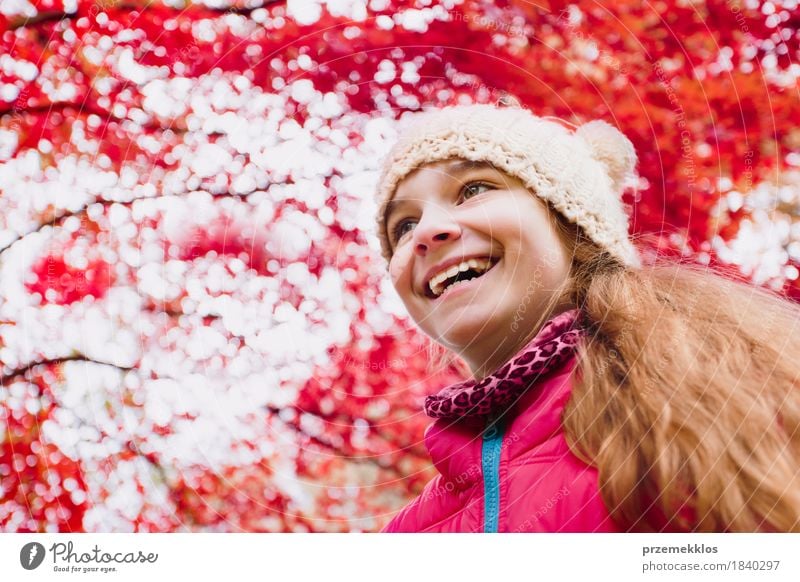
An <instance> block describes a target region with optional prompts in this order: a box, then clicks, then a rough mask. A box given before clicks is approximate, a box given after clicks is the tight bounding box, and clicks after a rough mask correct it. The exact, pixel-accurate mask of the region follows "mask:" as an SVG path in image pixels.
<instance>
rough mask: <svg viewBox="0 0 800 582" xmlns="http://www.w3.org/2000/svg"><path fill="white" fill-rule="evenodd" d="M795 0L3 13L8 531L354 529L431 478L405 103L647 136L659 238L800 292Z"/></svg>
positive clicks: (633, 198)
mask: <svg viewBox="0 0 800 582" xmlns="http://www.w3.org/2000/svg"><path fill="white" fill-rule="evenodd" d="M798 24H800V15H799V14H798V13H797V11H796V10H794V9H793V8H792V7H791V6H789V5H788V4H787V5H784V4H782V3H781V2H775V1H773V2H748V3H746V4H745V3H740V2H736V1H733V0H731V1H728V2H722V1H719V0H707V1H705V2H672V3H667V2H663V1H662V2H655V3H649V4H647V3H646V4H641V3H638V2H617V3H614V4H613V5H609V6H605V7H604V6H601V5H599V4H597V3H595V2H584V1H583V0H579V1H577V2H574V3H571V4H567V3H557V2H546V1H545V2H539V3H536V4H532V3H530V2H521V1H505V2H488V1H483V0H481V1H471V0H467V1H462V2H459V1H456V0H452V1H451V0H442V1H439V0H416V1H412V0H404V1H401V2H391V3H390V2H388V1H387V0H370V1H368V2H367V1H366V0H361V1H359V0H353V1H351V2H327V3H316V2H299V1H297V2H294V1H290V2H269V1H259V0H250V1H245V2H235V3H227V2H225V1H224V0H223V1H222V2H216V1H215V2H211V1H210V0H207V2H205V3H203V2H188V1H187V2H184V1H183V0H181V1H179V2H172V1H170V2H166V1H163V2H139V1H116V0H97V1H95V2H82V1H80V2H77V4H76V3H74V2H69V3H64V2H60V1H32V0H19V1H18V2H10V3H3V4H2V5H0V31H2V32H1V36H0V42H2V51H0V163H1V164H2V166H0V191H1V192H2V196H0V209H1V212H0V215H1V216H2V219H3V224H2V230H0V268H2V271H3V276H2V277H0V281H2V285H1V286H0V319H2V322H1V323H0V349H1V350H2V351H0V361H1V362H2V366H3V367H2V370H1V371H0V373H2V378H3V382H2V387H0V394H2V398H1V399H0V401H1V402H2V406H3V414H4V417H3V418H4V421H5V425H4V426H5V430H4V431H3V432H2V436H0V479H2V481H0V494H1V495H2V504H0V527H2V529H3V530H5V531H186V530H189V531H248V532H250V531H363V530H377V529H379V528H380V526H382V525H383V523H385V522H386V521H387V520H388V519H389V517H390V513H391V512H392V511H393V510H395V509H397V508H399V507H400V506H402V505H403V503H404V502H405V501H406V500H408V499H409V498H410V497H412V496H414V495H415V494H416V493H418V492H419V491H420V489H421V487H422V486H423V485H424V484H425V482H427V480H428V479H430V478H431V477H432V476H433V468H432V467H431V466H430V463H429V459H428V458H427V456H426V452H425V449H424V446H423V445H422V435H423V431H424V429H425V427H426V426H427V424H428V420H427V419H426V418H425V417H424V415H423V414H422V412H421V403H422V398H423V397H424V395H425V394H426V393H429V392H431V391H433V390H435V389H437V388H438V387H440V386H442V385H444V384H445V383H447V382H451V381H454V380H455V379H457V378H458V376H457V372H456V370H453V369H448V370H442V371H439V372H436V373H431V372H429V371H427V368H426V364H427V356H426V341H425V340H424V338H421V337H420V335H419V333H418V332H416V331H415V330H414V328H413V325H411V324H410V322H409V321H408V320H407V319H406V318H405V317H404V312H403V310H402V308H401V306H400V305H399V301H398V299H397V297H396V296H395V295H394V294H393V292H392V290H391V288H390V285H388V282H387V281H386V278H385V276H384V267H383V265H382V263H381V260H380V258H379V254H378V248H377V239H376V237H375V234H374V232H373V226H372V222H371V221H372V216H373V214H374V210H375V207H374V202H373V199H372V193H371V186H372V185H373V184H374V179H375V177H376V175H375V171H376V169H377V165H376V164H377V160H378V159H379V158H380V156H381V155H382V154H383V153H385V152H386V150H387V148H388V146H389V145H391V141H392V138H393V136H394V135H395V133H394V132H395V129H394V124H395V121H396V119H397V118H398V117H399V116H400V115H401V114H402V113H403V112H404V111H408V110H417V109H419V108H420V107H428V106H432V105H446V104H451V103H458V102H463V101H482V102H486V101H489V102H493V101H496V100H497V98H498V97H499V96H501V95H502V94H505V93H510V94H512V95H514V96H516V97H517V98H518V99H520V101H522V102H523V103H524V104H526V105H528V106H530V107H532V108H534V109H535V110H536V111H537V113H539V114H541V115H557V116H560V117H562V118H564V119H567V120H569V121H571V122H573V123H581V122H583V121H587V120H589V119H592V118H604V119H606V120H608V121H609V122H611V123H613V124H615V125H617V126H619V127H620V128H621V129H622V130H623V131H625V133H626V134H627V135H628V136H629V137H630V138H631V139H632V140H633V142H634V144H635V146H636V149H637V151H638V153H639V156H640V175H641V180H640V183H639V184H638V189H632V190H631V193H630V194H629V195H628V197H627V199H626V202H627V203H629V204H630V205H631V207H632V215H633V220H632V222H633V227H632V228H633V231H634V234H655V235H656V238H657V240H658V241H659V242H658V243H657V244H656V245H655V246H654V247H653V248H652V249H651V250H650V252H653V253H655V252H659V253H672V254H674V255H675V256H681V257H689V258H691V259H692V260H697V261H701V262H703V263H706V264H719V265H721V264H733V265H738V267H739V269H740V270H741V272H742V273H743V274H744V275H746V276H748V277H751V278H752V279H754V280H755V281H757V282H758V283H762V284H769V285H770V286H772V287H773V288H776V289H785V290H786V291H787V293H788V294H790V295H791V296H793V297H798V285H797V283H796V281H797V275H798V271H797V263H798V259H799V258H800V226H799V225H798V223H797V218H796V217H797V216H798V204H799V203H800V202H798V184H800V180H798V175H799V172H798V167H799V166H800V151H799V150H800V130H799V129H798V125H799V124H798V121H800V115H798V114H799V113H800V104H798V99H797V83H798V77H800V66H799V65H798V64H797V57H798V49H799V48H800V47H799V44H800V34H798Z"/></svg>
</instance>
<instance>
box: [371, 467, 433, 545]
mask: <svg viewBox="0 0 800 582" xmlns="http://www.w3.org/2000/svg"><path fill="white" fill-rule="evenodd" d="M441 478H442V476H441V475H437V476H436V477H434V478H433V479H431V480H430V481H428V483H427V485H425V487H424V488H423V489H422V493H420V494H419V495H418V496H417V497H415V498H414V499H412V500H411V501H410V502H408V503H407V504H406V505H405V506H404V507H403V508H402V509H401V510H400V511H399V512H397V514H396V515H395V516H394V517H393V518H392V519H391V520H390V521H389V523H387V524H386V525H385V526H383V529H381V531H380V533H407V532H417V531H420V530H422V529H424V524H423V523H422V515H423V514H424V511H423V505H424V504H425V500H426V499H430V497H431V491H432V490H433V489H434V488H435V487H436V484H437V482H438V481H439V480H441Z"/></svg>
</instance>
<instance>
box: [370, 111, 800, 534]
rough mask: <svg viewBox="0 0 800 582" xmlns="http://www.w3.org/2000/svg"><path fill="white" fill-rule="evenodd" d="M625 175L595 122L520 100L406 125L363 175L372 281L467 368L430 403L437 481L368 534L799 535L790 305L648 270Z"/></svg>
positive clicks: (796, 376) (429, 435)
mask: <svg viewBox="0 0 800 582" xmlns="http://www.w3.org/2000/svg"><path fill="white" fill-rule="evenodd" d="M635 165H636V154H635V151H634V148H633V145H632V144H631V142H630V141H629V140H628V139H627V138H626V137H625V136H624V135H623V134H621V133H620V132H619V131H617V130H616V129H615V128H613V127H612V126H610V125H608V124H606V123H604V122H602V121H592V122H590V123H587V124H585V125H582V126H581V127H579V128H577V130H575V131H572V130H570V129H568V128H567V127H565V125H563V124H562V123H559V122H557V121H554V120H550V119H545V118H540V117H537V116H535V115H533V114H532V113H530V112H529V111H527V110H526V109H524V108H521V107H516V106H510V107H504V106H493V105H469V106H456V107H448V108H444V109H440V110H433V111H428V112H425V113H422V114H418V115H417V117H416V119H415V120H414V123H413V124H411V125H410V126H408V127H406V128H405V130H404V131H403V132H402V133H401V135H400V139H399V140H398V142H397V144H396V145H395V146H394V148H393V149H392V151H391V152H390V153H389V155H388V156H387V159H386V161H385V164H384V169H383V171H382V173H381V177H380V181H379V185H378V195H379V202H380V210H379V213H378V231H379V234H380V238H381V244H382V249H383V252H384V256H385V258H386V259H387V261H388V268H389V274H390V277H391V280H392V283H393V285H394V286H395V288H396V290H397V292H398V294H399V295H400V297H401V298H402V300H403V302H404V304H405V306H406V308H407V310H408V312H409V314H410V316H411V317H412V319H413V320H414V321H415V322H416V324H417V325H418V326H419V327H420V328H421V329H422V331H424V332H425V333H426V334H427V335H429V336H430V337H431V338H432V339H433V340H434V341H435V342H436V343H437V344H439V345H441V346H443V347H444V348H446V350H447V351H448V352H449V354H450V355H451V359H450V361H449V363H454V362H455V363H456V364H457V365H462V366H463V365H464V364H465V365H466V366H467V367H468V368H469V374H470V376H471V377H470V379H468V380H465V381H463V382H459V383H456V384H454V385H452V386H448V387H446V388H444V389H443V390H442V391H441V392H439V393H438V394H435V395H430V396H428V397H427V399H426V402H425V412H426V413H427V414H428V415H429V416H431V417H433V418H436V419H437V420H436V421H435V422H434V423H433V424H432V425H431V426H430V427H428V429H427V430H426V432H425V444H426V446H427V448H428V451H429V452H430V455H431V457H432V459H433V462H434V464H435V466H436V468H437V469H438V470H439V472H440V474H439V475H438V476H437V477H436V478H434V479H433V480H432V481H431V482H430V483H428V484H427V485H426V487H425V488H424V490H423V492H422V494H421V495H420V496H419V497H417V498H416V499H415V500H413V501H412V502H411V503H410V504H408V505H407V506H406V507H404V508H403V509H402V510H401V511H400V512H399V513H398V514H397V515H395V516H394V518H393V519H392V520H391V522H390V523H389V524H388V525H387V526H386V527H385V528H384V529H383V531H386V532H412V531H413V532H619V531H702V532H722V531H726V532H727V531H731V532H733V531H737V532H757V531H792V532H797V531H800V398H799V397H798V383H800V364H798V359H797V355H798V354H800V330H798V327H797V325H796V324H797V323H798V320H800V309H799V308H798V306H797V305H796V304H794V303H792V302H790V301H787V300H786V299H784V298H782V297H781V296H778V295H775V294H773V293H771V292H768V291H767V290H765V289H763V288H760V287H755V286H752V285H749V284H747V283H744V282H737V281H733V280H729V279H728V278H726V277H724V276H722V275H721V274H717V273H713V272H711V271H708V270H707V269H705V268H701V267H699V266H691V265H683V264H677V263H673V264H670V263H667V262H663V261H661V260H659V259H654V260H653V261H651V262H652V263H653V264H651V265H649V266H647V267H643V266H642V262H641V260H640V257H639V254H638V252H637V250H636V247H634V246H633V244H632V243H631V241H630V239H629V237H628V219H627V216H626V214H625V211H624V207H623V204H622V202H621V192H622V190H623V187H624V186H625V184H626V179H627V178H628V177H629V176H630V175H632V173H633V171H634V169H635ZM456 356H457V357H458V359H456Z"/></svg>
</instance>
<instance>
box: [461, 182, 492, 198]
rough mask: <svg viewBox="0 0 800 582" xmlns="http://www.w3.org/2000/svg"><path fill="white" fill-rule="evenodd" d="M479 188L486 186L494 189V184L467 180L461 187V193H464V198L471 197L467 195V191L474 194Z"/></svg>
mask: <svg viewBox="0 0 800 582" xmlns="http://www.w3.org/2000/svg"><path fill="white" fill-rule="evenodd" d="M480 188H486V189H487V190H492V189H494V186H490V185H489V184H485V183H483V182H468V183H467V184H465V185H464V187H463V188H462V189H461V193H462V194H463V195H464V197H465V198H471V196H467V194H468V193H474V194H475V195H477V194H479V193H480V192H479V190H480Z"/></svg>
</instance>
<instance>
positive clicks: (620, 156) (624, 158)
mask: <svg viewBox="0 0 800 582" xmlns="http://www.w3.org/2000/svg"><path fill="white" fill-rule="evenodd" d="M575 133H576V135H579V136H580V137H582V138H583V140H584V141H585V142H586V143H587V144H589V147H590V148H591V150H592V157H593V158H594V159H596V160H597V161H599V162H601V163H602V164H603V165H604V166H605V167H606V169H607V171H608V175H609V177H610V178H611V182H612V183H613V185H614V189H615V190H616V191H617V192H619V191H620V190H622V186H623V184H624V182H625V179H626V178H627V177H628V176H629V175H631V174H632V173H633V170H634V168H635V167H636V150H635V149H634V148H633V144H632V143H631V140H629V139H628V138H627V137H626V136H625V134H623V133H622V132H621V131H619V130H618V129H617V128H616V127H614V126H613V125H610V124H608V123H606V122H605V121H602V120H600V119H597V120H594V121H590V122H589V123H585V124H583V125H581V126H580V127H579V128H578V129H577V130H576V131H575Z"/></svg>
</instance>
